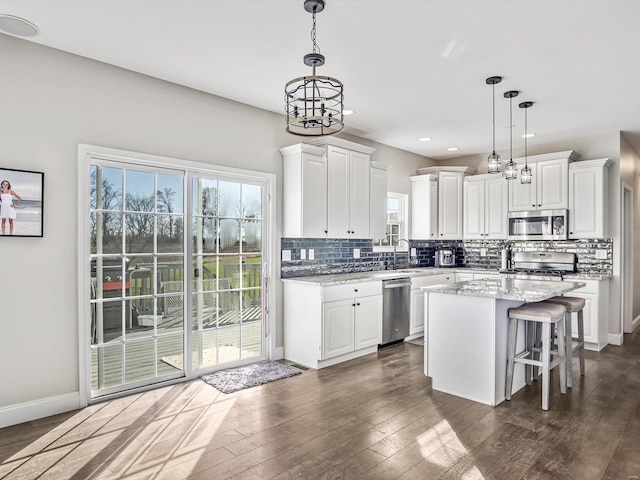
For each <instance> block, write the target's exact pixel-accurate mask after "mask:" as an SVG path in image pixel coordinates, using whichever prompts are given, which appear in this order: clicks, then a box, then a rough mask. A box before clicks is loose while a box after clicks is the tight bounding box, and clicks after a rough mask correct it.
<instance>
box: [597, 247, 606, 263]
mask: <svg viewBox="0 0 640 480" xmlns="http://www.w3.org/2000/svg"><path fill="white" fill-rule="evenodd" d="M596 258H597V259H598V260H606V259H607V251H606V250H603V249H599V250H596Z"/></svg>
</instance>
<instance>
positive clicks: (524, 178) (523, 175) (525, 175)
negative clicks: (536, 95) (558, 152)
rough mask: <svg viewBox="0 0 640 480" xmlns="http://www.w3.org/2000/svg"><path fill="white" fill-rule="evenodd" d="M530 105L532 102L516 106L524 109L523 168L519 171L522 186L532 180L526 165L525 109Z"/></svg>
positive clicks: (529, 169)
mask: <svg viewBox="0 0 640 480" xmlns="http://www.w3.org/2000/svg"><path fill="white" fill-rule="evenodd" d="M531 105H533V102H522V103H521V104H520V105H518V106H519V107H520V108H522V109H524V167H523V168H522V170H520V183H523V184H526V183H531V179H532V178H533V175H532V173H531V168H530V167H529V165H528V163H527V109H528V108H529V107H530V106H531Z"/></svg>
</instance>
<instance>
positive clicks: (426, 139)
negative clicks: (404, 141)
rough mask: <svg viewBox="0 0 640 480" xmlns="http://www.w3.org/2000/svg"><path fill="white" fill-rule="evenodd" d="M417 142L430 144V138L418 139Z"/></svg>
mask: <svg viewBox="0 0 640 480" xmlns="http://www.w3.org/2000/svg"><path fill="white" fill-rule="evenodd" d="M418 141H419V142H430V141H431V137H422V138H419V139H418Z"/></svg>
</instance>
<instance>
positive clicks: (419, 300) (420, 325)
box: [409, 288, 424, 335]
mask: <svg viewBox="0 0 640 480" xmlns="http://www.w3.org/2000/svg"><path fill="white" fill-rule="evenodd" d="M410 325H411V326H410V329H409V334H410V335H413V334H415V333H420V332H423V331H424V293H423V291H422V290H421V289H419V288H417V289H415V290H411V324H410Z"/></svg>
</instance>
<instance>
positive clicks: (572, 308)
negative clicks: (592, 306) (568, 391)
mask: <svg viewBox="0 0 640 480" xmlns="http://www.w3.org/2000/svg"><path fill="white" fill-rule="evenodd" d="M545 302H551V303H558V304H560V305H564V307H565V308H566V309H567V313H566V315H565V319H564V323H565V346H566V348H567V353H566V356H567V387H569V388H572V387H573V371H572V370H573V352H574V351H575V350H578V355H579V357H580V376H581V377H584V315H583V310H584V303H585V302H584V298H580V297H553V298H550V299H548V300H545ZM572 313H577V314H578V340H577V341H574V340H573V334H572V331H571V330H572V325H571V314H572Z"/></svg>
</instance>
